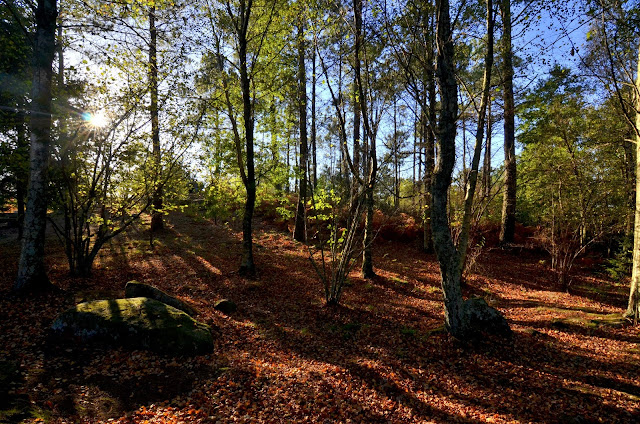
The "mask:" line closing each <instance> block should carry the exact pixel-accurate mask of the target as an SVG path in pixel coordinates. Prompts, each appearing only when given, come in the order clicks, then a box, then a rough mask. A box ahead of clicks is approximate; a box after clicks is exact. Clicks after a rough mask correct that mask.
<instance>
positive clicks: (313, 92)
mask: <svg viewBox="0 0 640 424" xmlns="http://www.w3.org/2000/svg"><path fill="white" fill-rule="evenodd" d="M311 71H312V72H313V75H312V76H311V80H312V82H311V155H312V158H313V170H312V172H313V187H312V189H313V190H315V189H316V187H317V186H318V163H317V158H316V152H317V149H316V81H317V79H316V78H317V77H316V49H315V47H314V48H313V55H312V59H311Z"/></svg>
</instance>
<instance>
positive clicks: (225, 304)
mask: <svg viewBox="0 0 640 424" xmlns="http://www.w3.org/2000/svg"><path fill="white" fill-rule="evenodd" d="M213 307H214V309H216V310H218V311H220V312H222V313H223V314H225V315H229V314H232V313H234V312H235V311H237V310H238V306H237V305H236V304H235V303H234V302H233V301H232V300H229V299H221V300H218V301H217V302H216V303H215V304H214V305H213Z"/></svg>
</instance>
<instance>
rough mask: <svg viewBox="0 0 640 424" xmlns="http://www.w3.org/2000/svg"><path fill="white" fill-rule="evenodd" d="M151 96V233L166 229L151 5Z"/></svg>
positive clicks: (156, 44)
mask: <svg viewBox="0 0 640 424" xmlns="http://www.w3.org/2000/svg"><path fill="white" fill-rule="evenodd" d="M149 38H150V40H149V95H150V97H151V104H150V105H149V113H150V115H151V144H152V149H153V167H154V170H153V172H154V176H153V177H154V184H155V187H154V191H153V195H152V199H153V200H152V203H153V213H152V215H151V231H152V232H153V231H158V230H161V229H162V228H163V227H164V222H163V217H162V185H161V184H160V182H159V180H160V173H161V168H162V156H161V151H160V124H159V120H158V54H157V46H158V31H157V29H156V6H155V3H152V4H151V7H150V9H149Z"/></svg>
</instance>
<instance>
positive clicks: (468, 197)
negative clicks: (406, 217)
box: [458, 0, 493, 271]
mask: <svg viewBox="0 0 640 424" xmlns="http://www.w3.org/2000/svg"><path fill="white" fill-rule="evenodd" d="M486 1H487V51H486V55H485V58H484V77H483V81H482V98H481V100H480V109H479V110H478V126H477V128H476V140H475V146H474V148H473V157H472V159H471V168H470V169H469V177H468V180H467V186H466V193H465V199H464V215H463V217H462V227H461V229H460V236H459V238H458V252H459V255H460V268H461V269H462V270H463V271H464V267H465V261H466V259H467V249H468V248H469V233H470V232H471V218H472V209H473V198H474V195H475V192H476V184H477V182H478V168H479V166H480V155H481V153H482V141H483V138H484V124H485V119H486V116H487V106H488V103H489V92H490V90H491V69H492V67H493V3H492V0H486Z"/></svg>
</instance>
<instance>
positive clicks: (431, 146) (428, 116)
mask: <svg viewBox="0 0 640 424" xmlns="http://www.w3.org/2000/svg"><path fill="white" fill-rule="evenodd" d="M425 13H428V12H425ZM425 22H428V25H427V27H428V30H429V34H430V37H429V40H432V39H433V33H434V32H435V31H434V29H433V20H432V18H431V17H430V14H428V15H427V16H425ZM429 44H430V45H429V49H428V52H427V62H428V64H429V66H430V67H431V69H425V76H426V78H425V79H426V86H427V93H428V95H429V105H428V106H427V99H426V96H425V99H424V102H423V104H422V105H421V109H422V122H423V123H422V139H423V140H424V143H425V146H424V150H425V157H424V180H423V181H424V185H423V199H424V200H423V206H424V210H423V211H422V225H423V228H424V236H423V240H422V241H423V242H422V248H423V250H424V251H425V252H429V253H431V252H433V231H432V229H431V201H432V200H431V195H432V184H433V169H434V150H435V143H436V134H435V131H434V127H433V126H434V124H435V122H436V105H437V101H438V100H437V99H436V76H435V73H434V69H435V64H434V45H433V43H432V42H431V41H430V43H429Z"/></svg>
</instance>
